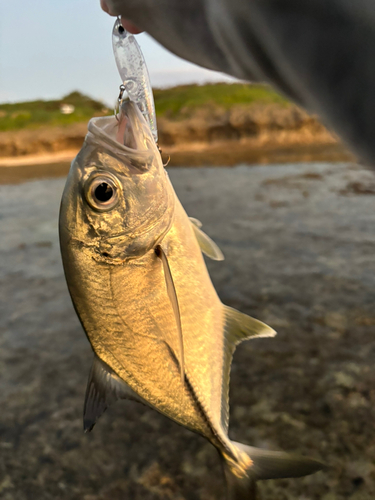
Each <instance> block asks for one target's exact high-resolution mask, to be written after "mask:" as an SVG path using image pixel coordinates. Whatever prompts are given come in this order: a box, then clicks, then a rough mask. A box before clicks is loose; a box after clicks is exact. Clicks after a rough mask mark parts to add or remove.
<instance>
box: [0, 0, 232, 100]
mask: <svg viewBox="0 0 375 500" xmlns="http://www.w3.org/2000/svg"><path fill="white" fill-rule="evenodd" d="M113 24H114V18H112V17H110V16H108V15H107V14H105V13H104V12H103V11H102V10H101V9H100V5H99V0H33V1H30V0H19V1H17V2H13V1H10V0H7V1H6V0H0V102H16V101H26V100H34V99H40V98H41V99H55V98H61V97H62V96H64V95H66V94H68V93H70V92H72V91H73V90H79V91H81V92H83V93H85V94H87V95H90V96H92V97H94V98H96V99H99V100H101V101H103V102H105V103H106V104H107V105H111V106H112V105H113V103H114V102H115V100H116V97H117V95H118V87H119V85H120V83H121V81H120V77H119V74H118V72H117V67H116V64H115V60H114V57H113V53H112V41H111V33H112V27H113ZM136 38H137V41H138V43H139V44H140V46H141V48H142V51H143V54H144V57H145V59H146V63H147V65H148V69H149V73H150V78H151V82H152V85H153V86H155V87H166V86H173V85H178V84H184V83H204V82H207V81H233V80H231V79H229V77H226V76H225V75H223V74H221V73H216V72H213V71H209V70H206V69H203V68H200V67H198V66H196V65H193V64H191V63H188V62H186V61H183V60H182V59H180V58H179V57H176V56H174V55H173V54H171V53H170V52H169V51H167V50H166V49H164V48H163V47H161V45H159V44H158V43H157V42H155V41H154V40H153V39H152V38H151V37H150V36H148V35H147V34H141V35H137V37H136Z"/></svg>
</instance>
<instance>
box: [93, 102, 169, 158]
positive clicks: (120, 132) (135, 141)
mask: <svg viewBox="0 0 375 500" xmlns="http://www.w3.org/2000/svg"><path fill="white" fill-rule="evenodd" d="M86 141H87V142H89V143H92V144H95V145H97V144H98V143H100V144H101V145H102V146H104V147H105V148H107V149H109V150H110V151H111V152H112V153H114V154H115V155H116V156H119V157H123V156H126V157H127V158H130V159H134V160H138V161H141V162H146V163H148V161H149V160H150V159H151V158H152V157H153V155H154V154H155V153H157V154H159V151H158V149H157V145H156V143H155V141H154V138H153V136H152V132H151V130H150V128H149V126H148V125H147V123H146V121H145V119H144V117H143V116H142V113H141V112H140V110H139V108H138V106H137V105H136V104H135V103H133V102H131V101H129V100H126V101H124V102H123V103H122V105H121V107H120V110H119V114H118V115H117V116H115V115H113V116H103V117H96V118H92V119H91V120H90V121H89V124H88V134H87V136H86Z"/></svg>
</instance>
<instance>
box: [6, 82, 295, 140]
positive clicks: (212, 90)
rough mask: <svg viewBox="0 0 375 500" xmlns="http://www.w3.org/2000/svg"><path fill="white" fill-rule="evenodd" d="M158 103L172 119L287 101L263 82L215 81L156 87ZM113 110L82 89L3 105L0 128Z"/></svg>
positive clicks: (75, 118)
mask: <svg viewBox="0 0 375 500" xmlns="http://www.w3.org/2000/svg"><path fill="white" fill-rule="evenodd" d="M154 97H155V106H156V113H157V115H158V116H163V115H165V116H168V117H169V118H172V119H177V120H178V119H183V118H186V117H187V116H189V115H190V114H191V112H193V111H194V110H196V109H198V108H202V107H211V108H212V107H221V108H224V109H229V108H230V107H232V106H234V105H243V106H247V105H251V104H254V103H263V104H273V103H275V104H276V103H277V104H282V105H287V104H288V101H287V100H286V99H284V98H283V97H281V96H280V95H279V94H277V93H276V92H274V91H273V90H271V89H270V88H268V87H266V86H264V85H250V84H243V83H234V84H226V83H216V84H207V85H182V86H179V87H173V88H169V89H155V90H154ZM62 104H72V105H73V106H74V107H75V109H74V112H73V113H71V114H68V115H65V114H62V113H61V111H60V107H61V105H62ZM111 113H113V111H112V110H109V109H107V108H106V107H105V106H104V105H103V103H101V102H98V101H95V100H94V99H91V98H90V97H87V96H85V95H83V94H81V93H80V92H72V93H71V94H69V95H67V96H65V97H63V98H62V99H60V100H55V101H43V100H39V101H30V102H20V103H14V104H0V131H6V130H17V129H22V128H36V127H39V126H41V125H50V126H61V125H62V126H64V125H70V124H71V123H77V122H87V121H88V120H89V119H90V118H92V117H93V116H100V115H107V114H111Z"/></svg>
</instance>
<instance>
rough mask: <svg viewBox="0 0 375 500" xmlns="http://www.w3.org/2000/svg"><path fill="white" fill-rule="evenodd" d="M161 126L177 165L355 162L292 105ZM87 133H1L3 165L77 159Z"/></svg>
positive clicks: (79, 127) (167, 120)
mask: <svg viewBox="0 0 375 500" xmlns="http://www.w3.org/2000/svg"><path fill="white" fill-rule="evenodd" d="M158 127H159V138H160V147H161V148H162V150H163V152H164V154H165V158H166V159H167V158H168V156H170V164H171V165H174V166H181V165H185V166H186V165H194V166H200V165H235V164H238V163H239V162H247V163H272V162H284V161H285V162H290V161H301V160H303V161H309V160H314V159H315V160H327V161H340V160H352V159H353V157H352V156H351V155H350V153H348V151H347V150H346V149H345V148H344V147H343V146H342V145H341V144H340V142H339V141H338V140H337V138H336V137H334V136H333V135H332V134H331V133H330V132H328V131H327V129H325V128H324V127H323V125H322V124H321V123H320V122H319V121H318V119H317V118H316V117H313V116H310V115H308V114H307V113H306V112H305V111H303V110H301V109H300V108H298V107H297V106H295V105H291V104H288V105H284V104H276V103H272V104H257V103H254V104H251V105H248V106H244V105H235V106H232V107H231V108H230V109H225V108H223V107H220V106H210V105H205V106H202V107H199V108H197V109H195V110H189V112H186V114H185V115H184V110H183V109H182V112H181V113H180V114H179V115H178V117H177V118H175V117H173V116H168V114H165V115H163V116H161V117H160V118H158ZM86 131H87V123H76V124H72V125H69V126H65V127H62V126H60V127H45V126H44V127H40V128H35V129H24V130H18V131H8V132H0V161H1V164H2V165H4V164H5V165H6V164H11V163H12V162H11V161H10V159H11V158H19V163H20V164H22V161H23V160H26V161H27V157H28V156H29V155H34V156H35V155H52V157H53V155H57V154H58V153H61V152H64V151H71V152H72V156H74V152H75V151H78V149H79V148H80V147H81V145H82V141H83V138H84V136H85V134H86Z"/></svg>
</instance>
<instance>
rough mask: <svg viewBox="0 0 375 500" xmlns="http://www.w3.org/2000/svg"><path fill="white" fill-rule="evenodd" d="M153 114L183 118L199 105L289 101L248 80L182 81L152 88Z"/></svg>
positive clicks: (219, 106)
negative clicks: (205, 82)
mask: <svg viewBox="0 0 375 500" xmlns="http://www.w3.org/2000/svg"><path fill="white" fill-rule="evenodd" d="M154 98H155V107H156V114H157V115H159V116H163V115H165V116H166V117H168V118H171V119H185V118H188V117H189V116H190V115H191V113H194V112H195V111H196V110H197V109H198V108H207V107H211V108H221V109H223V108H224V109H230V108H231V107H233V106H239V105H241V106H249V105H252V104H262V105H265V104H279V105H284V106H288V104H289V102H288V101H287V100H286V99H285V98H284V97H282V96H280V94H277V93H276V92H275V91H274V90H272V89H271V88H270V87H268V86H266V85H252V84H249V83H230V84H228V83H213V84H207V85H181V86H178V87H172V88H169V89H154Z"/></svg>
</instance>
